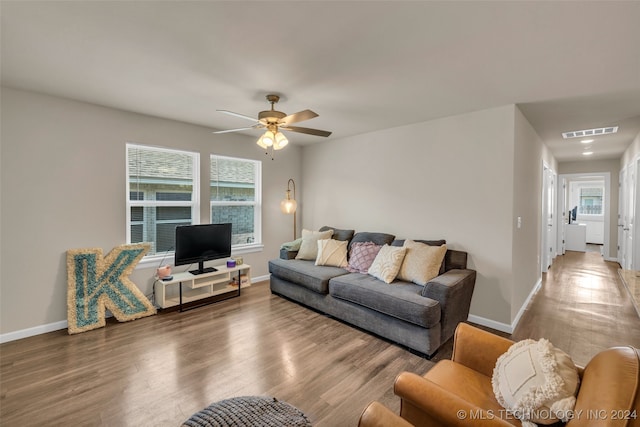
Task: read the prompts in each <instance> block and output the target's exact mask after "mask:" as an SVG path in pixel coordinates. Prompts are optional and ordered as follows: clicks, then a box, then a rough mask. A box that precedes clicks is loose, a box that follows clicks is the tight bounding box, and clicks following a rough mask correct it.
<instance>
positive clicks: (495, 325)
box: [467, 277, 542, 334]
mask: <svg viewBox="0 0 640 427" xmlns="http://www.w3.org/2000/svg"><path fill="white" fill-rule="evenodd" d="M541 287H542V277H540V278H538V281H537V282H536V284H535V286H534V287H533V289H532V290H531V292H529V296H527V299H526V300H525V301H524V303H522V306H521V307H520V310H518V313H517V314H516V317H515V318H514V319H513V321H512V322H511V324H510V325H509V324H507V323H502V322H497V321H495V320H491V319H487V318H484V317H481V316H476V315H473V314H470V315H469V317H468V319H467V320H469V322H472V323H476V324H478V325H481V326H486V327H487V328H491V329H495V330H497V331H501V332H506V333H508V334H512V333H513V331H515V330H516V327H517V326H518V323H520V319H521V318H522V315H523V314H524V312H525V311H526V309H527V307H528V306H529V303H530V302H531V300H532V299H533V297H534V296H535V295H536V293H538V291H539V290H540V288H541Z"/></svg>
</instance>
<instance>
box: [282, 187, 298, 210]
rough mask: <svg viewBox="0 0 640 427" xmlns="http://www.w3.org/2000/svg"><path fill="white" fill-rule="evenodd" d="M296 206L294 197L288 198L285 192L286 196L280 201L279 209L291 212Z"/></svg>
mask: <svg viewBox="0 0 640 427" xmlns="http://www.w3.org/2000/svg"><path fill="white" fill-rule="evenodd" d="M297 208H298V203H297V202H296V201H295V200H294V199H290V198H289V193H288V192H287V198H286V199H284V200H283V201H281V202H280V210H281V211H282V213H286V214H292V213H295V211H296V209H297Z"/></svg>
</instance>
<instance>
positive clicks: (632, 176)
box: [623, 164, 636, 270]
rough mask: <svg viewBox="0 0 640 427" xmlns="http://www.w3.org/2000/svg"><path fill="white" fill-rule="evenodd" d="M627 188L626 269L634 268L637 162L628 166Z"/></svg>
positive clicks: (625, 226)
mask: <svg viewBox="0 0 640 427" xmlns="http://www.w3.org/2000/svg"><path fill="white" fill-rule="evenodd" d="M626 180H627V189H626V191H625V199H626V202H625V221H624V228H623V230H624V242H625V248H624V253H625V265H624V266H623V268H624V269H626V270H633V232H634V230H633V222H634V217H635V206H636V203H635V194H636V185H635V184H636V171H635V164H630V165H629V167H628V168H627V177H626Z"/></svg>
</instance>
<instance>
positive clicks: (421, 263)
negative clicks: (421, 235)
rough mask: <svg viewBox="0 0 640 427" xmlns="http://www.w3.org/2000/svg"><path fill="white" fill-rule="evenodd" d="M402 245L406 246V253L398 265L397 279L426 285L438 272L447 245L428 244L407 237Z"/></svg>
mask: <svg viewBox="0 0 640 427" xmlns="http://www.w3.org/2000/svg"><path fill="white" fill-rule="evenodd" d="M403 247H405V248H407V253H406V255H405V256H404V260H403V261H402V265H401V266H400V271H399V272H398V279H400V280H404V281H407V282H413V283H416V284H418V285H426V284H427V282H428V281H429V280H431V279H433V278H434V277H436V276H437V275H438V274H439V273H440V266H441V265H442V260H443V259H444V255H445V254H446V253H447V245H442V246H429V245H427V244H424V243H420V242H414V241H413V240H408V239H407V240H405V241H404V245H403Z"/></svg>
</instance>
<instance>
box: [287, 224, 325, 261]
mask: <svg viewBox="0 0 640 427" xmlns="http://www.w3.org/2000/svg"><path fill="white" fill-rule="evenodd" d="M331 236H333V230H327V231H310V230H302V243H300V250H299V251H298V254H297V255H296V259H310V260H314V261H315V259H316V258H317V257H318V240H323V239H330V238H331Z"/></svg>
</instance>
